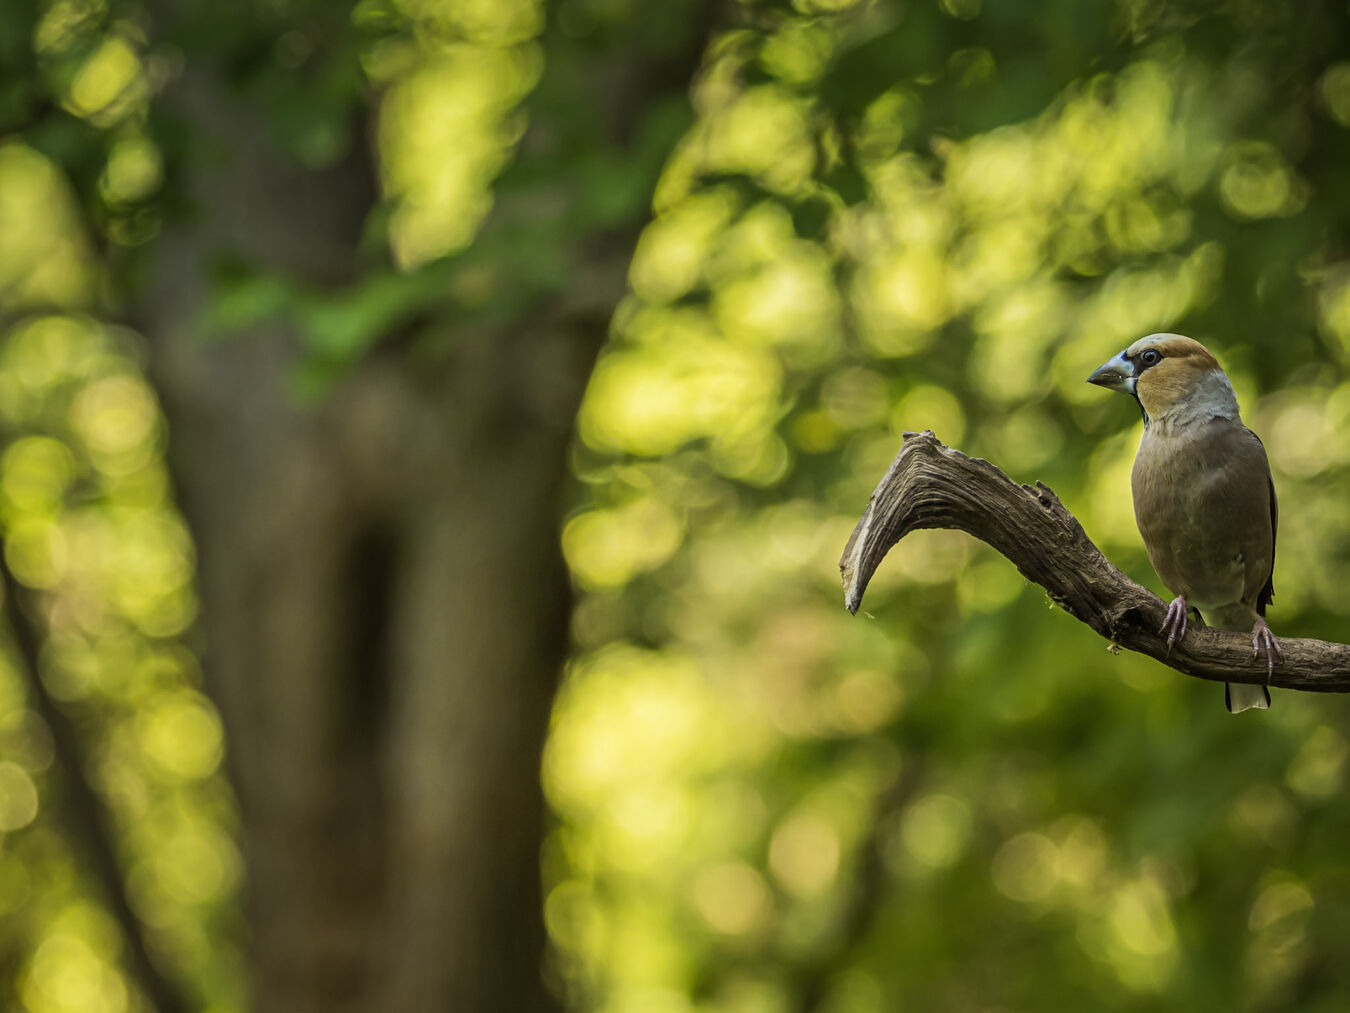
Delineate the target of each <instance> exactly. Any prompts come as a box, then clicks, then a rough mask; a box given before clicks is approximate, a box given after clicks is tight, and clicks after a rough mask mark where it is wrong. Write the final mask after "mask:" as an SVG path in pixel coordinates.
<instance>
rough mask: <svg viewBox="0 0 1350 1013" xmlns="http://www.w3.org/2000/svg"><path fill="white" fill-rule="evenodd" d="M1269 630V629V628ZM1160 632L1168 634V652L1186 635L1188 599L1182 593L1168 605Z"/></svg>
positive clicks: (1159, 628)
mask: <svg viewBox="0 0 1350 1013" xmlns="http://www.w3.org/2000/svg"><path fill="white" fill-rule="evenodd" d="M1267 632H1269V630H1267ZM1158 633H1159V634H1163V633H1166V634H1167V653H1168V654H1171V653H1172V645H1173V644H1175V643H1176V642H1177V641H1178V640H1180V639H1181V638H1182V637H1184V636H1185V635H1186V599H1185V598H1184V597H1182V596H1180V595H1178V596H1177V597H1175V598H1173V599H1172V604H1171V605H1168V606H1167V617H1166V618H1165V619H1164V620H1163V624H1162V626H1160V627H1158Z"/></svg>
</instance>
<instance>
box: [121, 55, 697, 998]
mask: <svg viewBox="0 0 1350 1013" xmlns="http://www.w3.org/2000/svg"><path fill="white" fill-rule="evenodd" d="M689 69H691V68H686V70H685V76H684V78H683V80H682V81H680V83H679V86H678V88H679V92H683V91H684V90H685V89H686V88H687V85H688V70H689ZM596 70H597V72H598V73H611V72H612V71H613V67H612V66H611V67H608V68H607V67H605V66H604V65H603V62H601V61H596ZM633 94H634V93H633V91H632V90H628V91H626V92H624V93H623V95H622V99H623V100H624V101H625V102H629V101H632V99H633ZM168 101H170V102H171V103H172V106H173V108H174V109H175V111H176V113H177V114H179V115H180V116H184V117H186V118H188V119H190V121H191V122H192V124H193V127H194V130H196V131H199V132H200V135H201V137H202V138H203V139H204V143H206V144H207V145H209V148H208V154H207V155H206V156H204V157H201V158H199V159H197V160H196V161H195V162H194V163H193V164H190V165H187V166H185V167H184V169H183V171H184V172H185V174H186V175H185V176H184V178H183V179H182V186H183V189H184V191H185V193H186V195H187V196H188V197H189V199H190V200H191V202H192V216H191V218H190V220H189V219H188V218H184V219H183V220H181V221H179V222H177V223H175V224H172V225H171V226H170V227H168V228H166V230H165V232H164V234H163V235H162V236H161V238H160V239H159V241H158V242H157V247H156V252H155V255H154V257H153V262H152V264H151V266H150V271H149V275H148V279H147V285H146V287H145V290H144V297H143V303H142V305H141V306H140V307H139V308H138V316H139V318H140V322H141V324H142V326H143V327H144V329H145V331H146V333H147V334H148V335H149V336H150V339H151V347H152V349H153V351H152V372H153V375H154V379H155V382H156V384H157V386H158V388H159V390H160V393H161V397H162V399H163V404H164V407H165V411H166V413H167V416H168V419H169V425H170V461H171V466H172V469H173V474H174V480H175V482H176V484H177V487H178V493H179V498H180V502H181V506H182V509H183V511H184V514H185V516H186V518H187V520H188V523H189V525H190V527H191V529H192V531H193V534H194V536H195V539H196V544H197V550H198V554H199V561H198V562H199V570H200V588H201V596H202V615H203V632H204V636H205V661H206V669H207V672H208V679H209V686H210V689H211V690H212V692H213V693H214V695H215V698H216V699H217V701H218V702H219V705H220V707H221V710H222V713H223V716H224V720H225V722H226V727H227V732H228V742H229V763H230V766H231V774H232V777H233V780H234V783H235V785H236V788H237V791H238V794H239V798H240V802H241V808H242V819H243V832H244V846H245V851H246V860H247V863H248V887H247V912H248V916H249V920H250V923H251V931H252V940H251V945H252V954H253V958H252V959H253V967H252V974H253V986H254V992H255V997H256V1004H255V1005H256V1009H257V1010H258V1011H260V1013H309V1011H315V1013H319V1011H323V1013H342V1011H356V1010H379V1011H381V1013H401V1011H419V1013H420V1011H430V1010H438V1009H443V1010H452V1009H453V1010H473V1011H493V1010H503V1011H534V1010H543V1009H548V1008H550V1007H552V1006H554V1005H555V1004H556V1003H555V1000H554V999H553V998H551V997H550V995H549V993H548V991H547V990H546V988H545V987H544V985H543V983H542V978H541V974H540V970H541V961H542V954H543V950H544V933H543V929H542V919H541V913H540V912H541V898H540V889H539V845H540V841H541V836H542V830H543V812H544V807H543V799H542V794H541V789H540V782H539V758H540V752H541V748H542V744H543V741H544V736H545V732H546V726H547V721H548V714H549V710H550V706H551V701H552V698H553V694H554V689H555V683H556V679H557V675H558V672H559V668H560V665H561V662H562V661H563V658H564V653H565V650H566V643H567V620H568V613H569V586H568V581H567V575H566V571H565V569H564V566H563V563H562V560H561V556H560V553H559V547H558V537H557V535H558V525H559V518H560V491H561V488H562V486H563V483H564V480H565V476H566V470H567V454H566V448H567V446H568V442H569V440H570V434H571V428H572V423H573V419H574V417H575V413H576V409H577V406H578V403H579V400H580V396H581V392H582V390H583V387H584V384H585V380H586V377H587V375H588V374H589V371H590V368H591V364H592V362H593V359H594V356H595V354H596V352H597V350H598V348H599V345H600V342H601V340H602V338H603V335H604V333H605V330H606V326H607V321H608V317H609V315H610V313H611V312H612V309H613V304H614V300H615V299H617V297H618V295H619V294H620V293H621V292H622V291H623V288H624V283H625V272H626V267H627V259H628V246H627V243H624V244H615V243H612V242H599V243H596V242H594V241H593V240H594V239H595V237H583V238H585V239H587V241H588V243H589V247H588V249H589V252H588V254H587V256H589V257H590V258H591V262H589V263H587V264H585V265H583V266H584V269H585V271H586V272H587V273H588V275H589V276H591V277H592V279H593V283H592V284H590V285H588V286H587V292H586V293H585V296H584V299H579V300H576V301H573V300H568V301H567V304H566V305H563V301H562V300H554V301H553V302H552V303H551V304H549V305H545V306H541V307H537V308H536V309H534V310H533V311H531V312H530V314H529V315H528V318H527V319H522V320H520V321H518V322H517V323H515V324H512V325H507V326H501V327H495V328H491V329H487V328H485V329H482V330H478V331H469V332H466V331H464V330H462V329H461V330H456V331H454V333H453V336H452V337H450V338H448V339H447V342H446V344H447V346H448V347H449V348H451V349H453V351H451V352H448V353H447V354H446V355H445V356H444V357H442V358H441V359H438V360H436V361H434V362H428V361H425V360H422V361H414V359H413V358H412V357H411V356H410V355H409V354H408V353H407V352H406V350H403V349H399V348H395V347H392V345H390V344H386V345H385V346H383V347H382V348H381V349H379V350H377V351H376V352H375V353H374V354H373V355H372V356H371V357H370V358H368V359H367V360H366V361H365V362H364V363H362V364H361V365H360V367H359V368H358V369H356V370H355V371H354V372H353V373H352V374H351V375H349V376H347V377H346V378H344V379H343V380H341V381H339V383H338V384H337V386H336V387H335V389H334V390H332V391H331V392H330V393H328V394H327V395H325V396H324V397H323V398H322V399H321V400H320V401H319V402H318V403H315V404H312V405H308V406H307V405H305V404H303V403H302V402H301V401H299V400H297V398H296V396H295V394H294V393H293V391H292V390H291V389H290V386H289V385H290V382H291V380H292V379H293V376H294V371H295V368H296V365H297V363H298V362H299V361H300V359H301V349H300V346H299V343H298V339H297V335H296V334H294V333H292V332H290V330H289V329H288V328H287V327H286V326H284V325H282V324H279V323H274V322H269V323H263V324H259V325H256V326H252V327H249V328H245V329H243V330H242V331H240V332H238V333H233V334H229V335H225V336H221V337H219V338H215V339H212V340H204V339H203V337H202V331H203V327H202V320H203V315H204V313H205V312H206V311H207V309H208V308H209V306H210V305H211V300H212V298H213V294H212V291H211V286H212V273H213V271H214V270H215V269H216V268H217V266H218V264H219V263H220V262H221V261H222V260H223V259H226V258H230V259H233V260H236V261H242V262H244V263H247V264H250V265H257V266H258V267H259V268H260V269H264V270H270V271H275V272H282V273H284V274H285V275H287V276H289V277H292V278H296V279H299V280H301V281H303V282H305V283H308V284H310V285H325V284H334V285H337V284H341V283H344V282H349V281H351V280H352V279H354V278H356V277H357V275H358V264H357V253H356V251H357V246H358V240H359V238H360V235H361V231H362V228H363V226H364V222H365V219H366V216H367V213H368V212H369V210H370V208H371V207H372V206H373V202H374V201H375V199H376V194H375V189H376V188H375V183H374V173H373V171H372V168H371V162H372V158H371V155H370V152H369V150H368V149H367V148H365V146H364V145H362V144H358V145H356V147H355V150H353V152H352V153H351V156H350V157H349V158H348V159H347V160H346V161H345V162H343V163H341V164H338V165H335V166H332V167H329V168H326V169H323V170H317V171H316V170H308V169H305V168H303V167H302V166H300V165H299V164H297V163H296V162H295V161H294V160H292V159H291V158H290V157H288V156H287V155H286V154H284V153H283V152H281V151H280V150H278V149H277V148H276V147H275V146H274V145H273V144H272V143H271V141H270V140H269V132H268V129H267V126H266V124H265V122H264V121H263V118H262V116H261V115H260V111H259V110H257V109H256V108H251V107H250V106H249V105H248V104H247V102H246V100H245V99H243V98H242V97H240V96H239V95H238V94H237V92H231V91H230V90H229V89H228V88H227V86H226V85H225V84H224V82H223V81H221V80H218V79H216V78H215V77H214V76H213V72H212V69H211V68H210V67H209V66H206V67H204V66H202V65H200V64H198V65H195V66H193V65H190V69H189V70H188V71H187V72H186V74H185V76H184V77H183V78H182V79H181V80H180V81H179V82H177V83H176V84H175V85H174V90H173V91H172V92H171V94H170V95H169V97H168ZM640 112H641V110H637V111H635V112H634V115H637V114H639V113H640ZM639 224H640V223H639V222H637V221H634V222H632V223H630V224H629V225H628V226H626V228H627V229H628V230H629V231H630V232H631V233H632V234H635V233H636V228H637V226H638V225H639ZM618 245H623V249H622V250H620V249H617V246H618ZM429 326H431V327H432V328H435V327H436V326H437V324H436V322H435V321H432V322H431V324H430V325H429ZM445 326H446V328H447V330H448V328H449V326H450V325H449V323H447V324H446V325H445Z"/></svg>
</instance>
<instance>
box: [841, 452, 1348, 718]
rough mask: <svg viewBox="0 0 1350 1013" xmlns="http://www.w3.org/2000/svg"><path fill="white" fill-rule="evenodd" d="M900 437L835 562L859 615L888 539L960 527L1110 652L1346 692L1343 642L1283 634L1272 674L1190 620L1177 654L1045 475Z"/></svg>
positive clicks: (1242, 644) (1139, 594) (1141, 592)
mask: <svg viewBox="0 0 1350 1013" xmlns="http://www.w3.org/2000/svg"><path fill="white" fill-rule="evenodd" d="M904 441H905V442H904V445H903V446H902V447H901V448H900V452H899V453H898V454H896V456H895V460H894V461H892V462H891V466H890V467H889V468H888V469H887V470H886V474H885V475H884V476H883V477H882V479H881V482H880V483H879V484H878V485H877V487H876V490H875V491H874V492H873V493H872V498H871V500H869V501H868V504H867V509H866V510H865V511H864V512H863V515H862V517H861V518H860V519H859V521H858V524H857V526H856V527H855V528H854V529H853V534H852V535H850V536H849V540H848V544H847V545H845V546H844V554H843V556H842V557H841V558H840V560H839V571H840V574H841V576H842V579H843V583H844V605H845V607H846V608H847V609H848V610H849V611H850V612H855V613H856V612H857V611H858V607H859V606H860V605H861V604H862V596H863V592H864V591H865V590H866V589H867V583H868V581H870V580H871V579H872V574H874V573H875V572H876V569H877V566H878V565H879V564H880V563H881V560H882V558H883V557H884V556H885V555H886V553H887V552H888V551H890V548H891V546H893V545H895V544H896V543H897V542H899V541H900V539H902V538H904V537H905V535H907V534H909V533H910V532H911V531H917V530H919V529H921V528H954V529H956V530H959V531H964V532H966V533H967V534H971V535H974V536H975V537H976V538H978V539H980V540H981V541H983V542H987V543H988V544H989V545H991V546H993V547H994V548H995V549H997V550H998V551H999V552H1000V553H1002V554H1003V555H1004V556H1006V557H1007V558H1008V559H1009V560H1011V561H1012V563H1013V564H1014V565H1015V566H1016V567H1017V569H1018V570H1019V571H1021V573H1022V575H1023V576H1024V577H1026V578H1027V579H1028V580H1031V581H1034V582H1035V583H1037V584H1039V585H1041V587H1043V588H1045V590H1046V592H1047V593H1048V594H1049V595H1050V598H1051V600H1053V601H1054V602H1055V604H1057V605H1058V606H1059V607H1060V608H1062V609H1064V611H1065V612H1067V613H1069V615H1071V616H1073V617H1074V618H1075V619H1078V620H1079V621H1081V622H1084V623H1086V624H1087V625H1088V626H1091V627H1092V628H1093V629H1094V630H1096V631H1097V632H1098V633H1099V634H1101V635H1102V636H1103V637H1105V638H1106V639H1107V640H1108V641H1110V642H1111V647H1112V649H1113V650H1117V649H1118V648H1120V647H1126V648H1129V649H1130V650H1131V651H1137V652H1138V653H1140V654H1146V655H1148V656H1149V657H1150V658H1154V659H1156V660H1158V661H1160V662H1162V663H1163V664H1164V665H1167V666H1169V667H1170V668H1174V669H1176V670H1177V671H1178V672H1181V673H1183V674H1185V675H1191V676H1195V677H1196V678H1199V679H1210V680H1213V681H1215V682H1245V683H1267V682H1268V684H1269V685H1271V686H1279V687H1282V688H1284V689H1301V690H1307V691H1311V692H1317V693H1346V692H1350V645H1346V644H1333V643H1327V642H1326V641H1322V640H1305V639H1296V638H1292V637H1281V638H1280V649H1281V650H1282V651H1283V652H1284V658H1283V660H1280V661H1277V662H1276V663H1275V670H1274V673H1273V674H1271V675H1270V678H1269V680H1267V676H1266V666H1265V663H1264V661H1258V660H1256V659H1255V658H1254V657H1253V656H1252V647H1251V641H1250V639H1249V638H1248V637H1246V636H1244V635H1242V634H1238V633H1228V632H1223V631H1220V630H1213V629H1205V628H1203V627H1199V626H1192V627H1191V628H1190V629H1189V630H1188V631H1187V633H1186V637H1185V639H1184V640H1182V641H1181V642H1180V643H1178V644H1176V645H1174V646H1173V648H1172V651H1171V653H1170V654H1169V653H1168V650H1167V642H1166V641H1165V640H1163V639H1162V638H1161V637H1160V636H1158V629H1159V628H1160V627H1161V626H1162V624H1163V616H1164V614H1165V612H1166V609H1167V607H1166V605H1165V604H1164V603H1163V601H1162V600H1161V599H1160V598H1159V597H1158V596H1157V595H1155V594H1153V593H1152V592H1151V591H1149V590H1147V589H1146V588H1143V587H1141V586H1140V585H1138V584H1136V583H1135V582H1134V581H1133V580H1131V579H1130V578H1129V577H1127V576H1126V575H1125V574H1124V573H1122V572H1121V571H1120V570H1119V569H1118V568H1117V567H1116V566H1115V565H1114V564H1112V562H1111V561H1110V560H1109V559H1107V558H1106V557H1105V556H1104V555H1102V552H1101V550H1100V549H1098V548H1097V546H1096V545H1094V544H1093V543H1092V540H1091V539H1090V538H1088V536H1087V534H1086V533H1085V532H1084V531H1083V526H1082V525H1081V524H1080V523H1079V522H1078V519H1077V518H1075V517H1074V516H1073V514H1071V513H1070V512H1069V511H1068V509H1066V508H1065V506H1064V504H1062V503H1061V502H1060V501H1059V498H1058V497H1057V496H1055V494H1054V493H1053V492H1051V491H1050V489H1049V488H1047V487H1046V486H1045V485H1043V484H1042V483H1040V482H1037V483H1036V484H1035V485H1034V486H1030V485H1018V484H1017V483H1016V482H1014V481H1013V480H1012V479H1010V478H1009V477H1008V476H1007V475H1005V474H1004V473H1003V472H1002V471H1000V470H999V469H998V468H996V467H995V466H994V465H992V464H990V463H989V462H988V461H984V460H981V459H979V458H972V457H967V456H966V455H965V454H962V453H961V452H960V451H957V450H953V449H952V448H951V447H948V446H946V445H944V444H943V443H941V442H940V441H939V440H938V439H937V437H936V436H934V435H933V433H932V432H931V431H925V432H923V433H905V434H904Z"/></svg>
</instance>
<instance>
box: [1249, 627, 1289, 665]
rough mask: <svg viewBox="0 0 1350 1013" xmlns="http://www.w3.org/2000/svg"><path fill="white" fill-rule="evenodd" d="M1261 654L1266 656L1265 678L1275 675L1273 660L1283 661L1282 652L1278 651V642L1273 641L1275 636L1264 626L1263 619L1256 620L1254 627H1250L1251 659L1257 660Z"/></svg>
mask: <svg viewBox="0 0 1350 1013" xmlns="http://www.w3.org/2000/svg"><path fill="white" fill-rule="evenodd" d="M1262 654H1264V655H1265V656H1266V678H1267V679H1268V678H1270V676H1272V675H1274V674H1275V659H1276V658H1279V659H1280V660H1281V661H1283V660H1284V652H1282V651H1281V650H1280V642H1279V641H1278V640H1276V639H1275V634H1273V633H1271V632H1270V627H1269V626H1267V625H1266V621H1265V620H1264V619H1257V620H1256V625H1255V626H1254V627H1252V657H1253V658H1259V657H1260V656H1261V655H1262Z"/></svg>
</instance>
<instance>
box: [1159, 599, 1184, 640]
mask: <svg viewBox="0 0 1350 1013" xmlns="http://www.w3.org/2000/svg"><path fill="white" fill-rule="evenodd" d="M1158 633H1159V634H1160V635H1161V634H1163V633H1166V634H1167V653H1168V654H1169V655H1171V653H1172V645H1173V644H1175V643H1176V642H1177V641H1178V640H1180V639H1181V638H1182V637H1184V636H1185V635H1186V596H1185V595H1184V594H1179V595H1177V596H1176V597H1175V598H1173V599H1172V604H1171V605H1168V606H1167V617H1166V618H1165V619H1163V624H1162V626H1160V627H1158Z"/></svg>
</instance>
